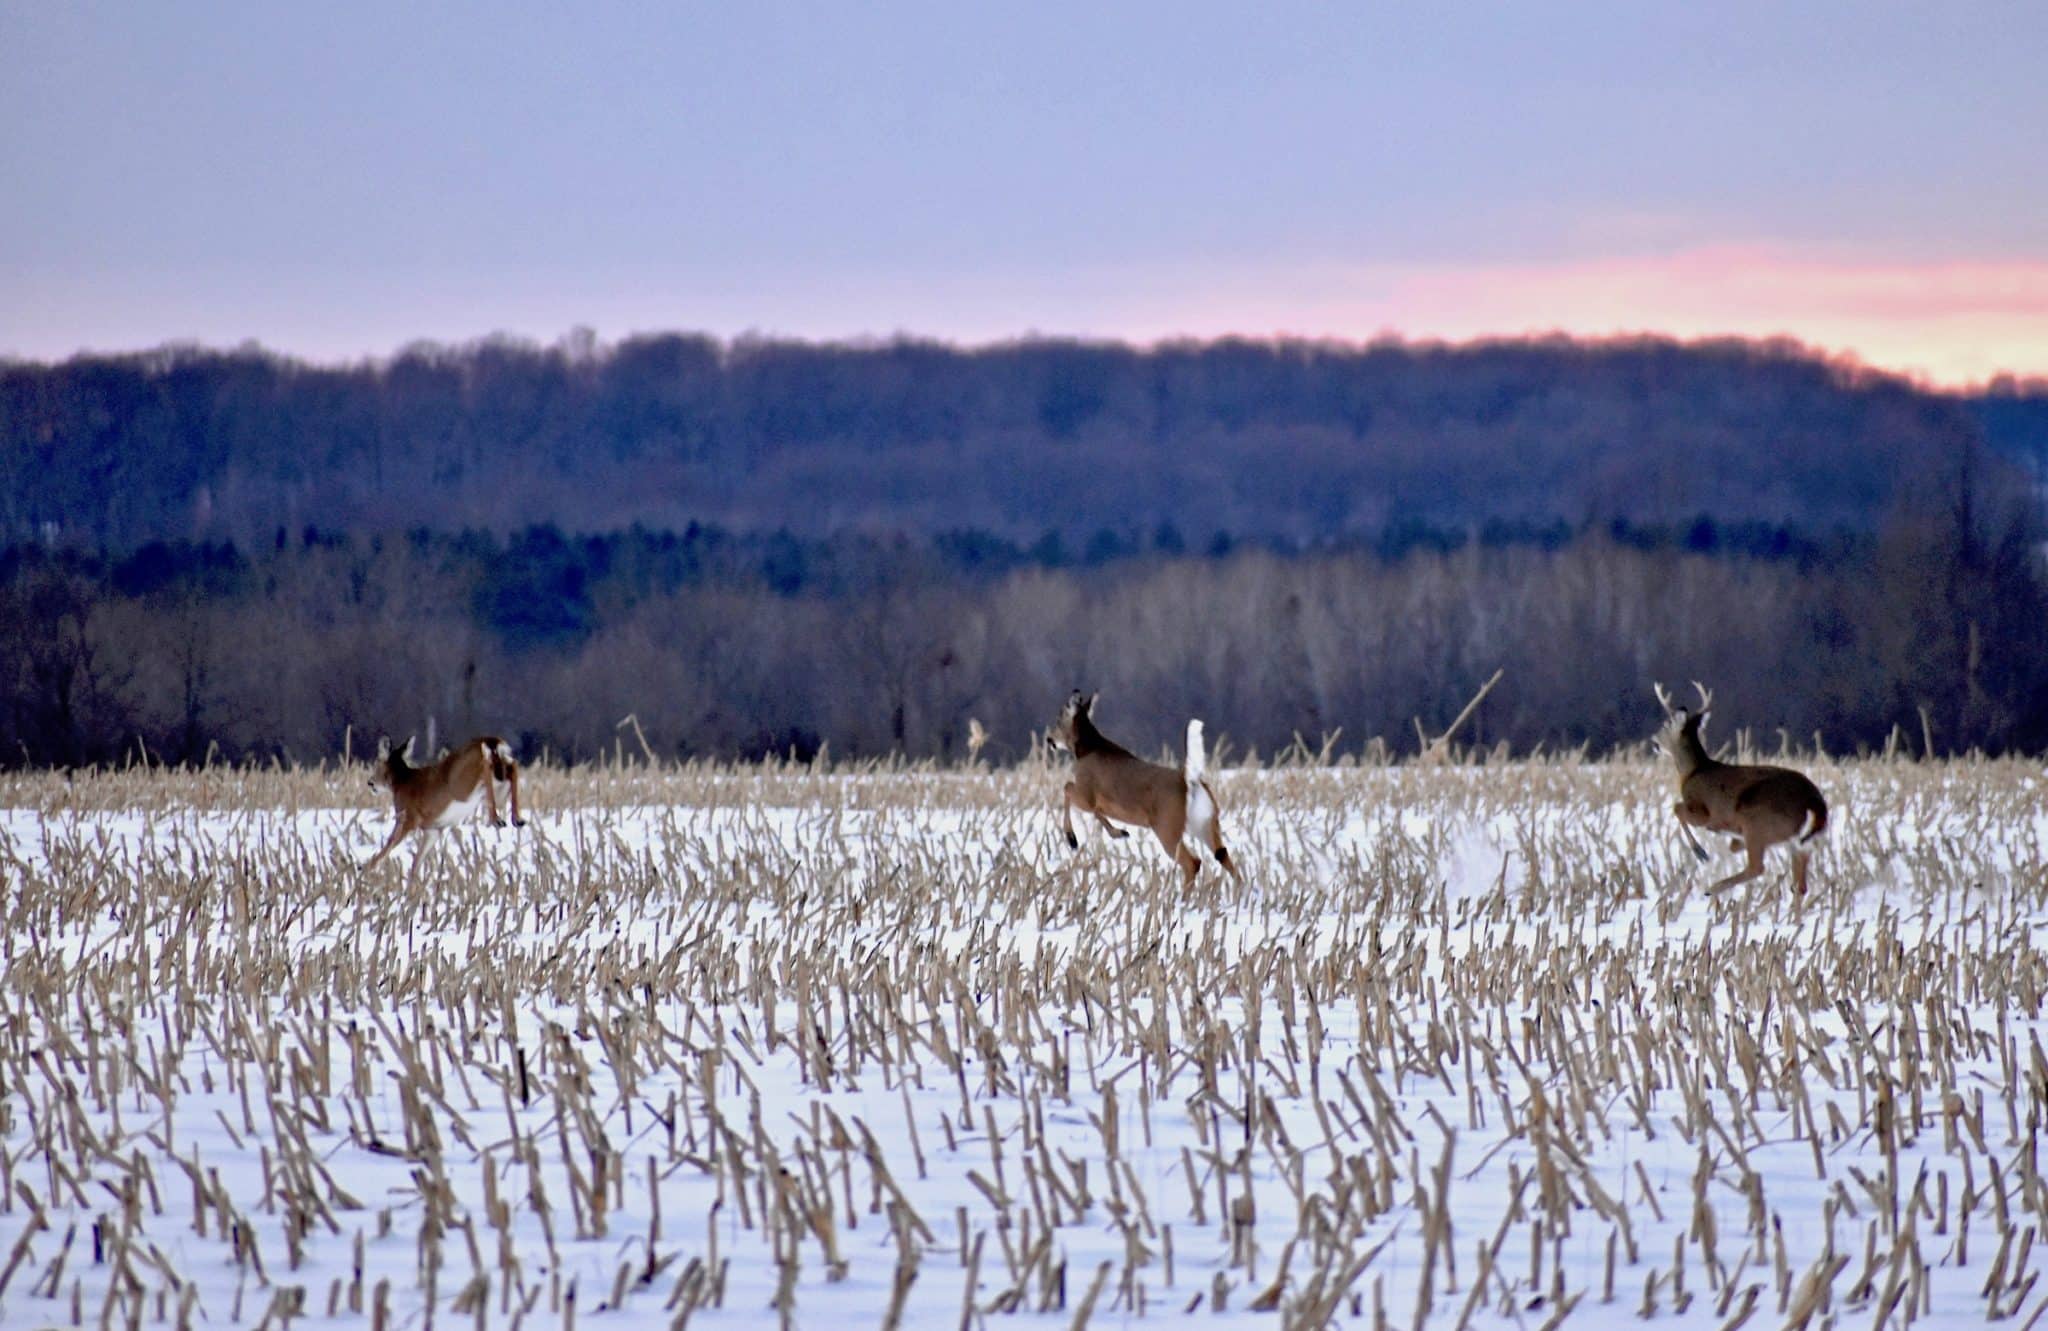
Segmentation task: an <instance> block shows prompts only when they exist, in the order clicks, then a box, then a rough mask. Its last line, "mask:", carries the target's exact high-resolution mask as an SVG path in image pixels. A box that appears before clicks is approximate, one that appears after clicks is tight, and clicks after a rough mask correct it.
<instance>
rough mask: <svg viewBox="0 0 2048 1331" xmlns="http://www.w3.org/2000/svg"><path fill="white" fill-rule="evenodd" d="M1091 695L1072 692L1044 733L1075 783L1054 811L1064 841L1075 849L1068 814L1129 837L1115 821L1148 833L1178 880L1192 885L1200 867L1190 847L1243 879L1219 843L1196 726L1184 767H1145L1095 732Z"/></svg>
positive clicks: (1213, 796)
mask: <svg viewBox="0 0 2048 1331" xmlns="http://www.w3.org/2000/svg"><path fill="white" fill-rule="evenodd" d="M1097 696H1099V695H1096V694H1082V693H1080V692H1078V691H1077V692H1076V693H1075V694H1074V695H1073V696H1072V697H1070V698H1068V699H1067V705H1066V706H1065V707H1064V708H1062V709H1061V711H1060V718H1059V721H1058V722H1057V723H1056V724H1055V725H1054V726H1053V729H1052V732H1051V734H1050V735H1048V736H1047V738H1048V739H1049V740H1050V741H1051V742H1052V743H1053V744H1054V745H1055V746H1057V747H1059V748H1062V749H1065V750H1067V751H1068V752H1069V753H1071V754H1073V755H1074V779H1073V780H1071V781H1069V782H1067V789H1066V803H1065V805H1064V807H1062V808H1061V810H1060V823H1061V826H1062V827H1063V828H1064V829H1065V831H1066V834H1067V844H1068V845H1069V846H1079V845H1080V844H1081V841H1080V838H1079V837H1077V836H1075V835H1074V810H1076V809H1079V810H1080V811H1081V812H1082V813H1086V814H1093V815H1094V816H1095V820H1096V821H1097V822H1099V823H1101V824H1102V826H1103V829H1104V830H1105V831H1107V832H1108V833H1109V834H1110V835H1111V836H1113V837H1124V836H1128V835H1129V833H1127V832H1125V831H1124V830H1123V829H1122V828H1120V827H1118V826H1116V825H1115V823H1129V824H1131V825H1133V826H1135V827H1149V828H1151V829H1152V834H1153V835H1154V836H1156V837H1158V838H1159V844H1160V845H1162V846H1164V847H1166V853H1167V854H1169V855H1171V856H1173V859H1174V863H1176V864H1178V865H1180V871H1181V875H1182V881H1183V883H1192V882H1194V880H1195V875H1196V874H1197V873H1199V872H1201V867H1202V861H1201V858H1200V857H1199V856H1198V855H1196V853H1195V851H1194V849H1193V846H1192V845H1191V844H1190V843H1205V844H1207V846H1208V847H1209V849H1210V851H1211V852H1212V853H1213V854H1214V855H1215V856H1216V862H1217V863H1218V864H1220V865H1222V866H1223V867H1224V869H1225V870H1226V871H1228V872H1229V874H1230V876H1231V877H1232V878H1235V879H1237V880H1238V881H1240V882H1242V881H1243V875H1242V874H1240V873H1239V872H1238V870H1237V865H1236V864H1234V863H1233V862H1232V861H1231V858H1230V851H1229V850H1228V849H1226V848H1225V847H1224V845H1223V828H1222V824H1221V818H1220V816H1219V814H1218V810H1217V804H1216V793H1215V792H1214V791H1213V790H1211V789H1210V788H1209V783H1208V781H1207V780H1206V779H1205V777H1204V768H1205V763H1206V758H1205V756H1204V754H1203V751H1202V723H1201V722H1200V721H1190V722H1189V723H1188V753H1187V766H1186V767H1185V768H1184V769H1183V770H1181V771H1175V770H1174V769H1173V768H1171V767H1162V766H1160V765H1159V764H1158V763H1149V762H1146V761H1145V760H1144V759H1143V758H1140V757H1138V756H1137V755H1136V754H1134V753H1132V752H1131V751H1130V750H1129V749H1126V748H1124V747H1123V746H1122V745H1121V744H1118V743H1117V742H1116V741H1114V740H1112V739H1110V738H1109V737H1108V736H1106V735H1104V734H1103V733H1102V732H1101V731H1100V730H1097V729H1096V728H1095V722H1094V720H1093V719H1092V718H1091V716H1090V714H1089V713H1090V710H1091V709H1092V708H1093V707H1094V705H1095V699H1096V697H1097ZM1112 819H1114V820H1115V822H1112V821H1111V820H1112Z"/></svg>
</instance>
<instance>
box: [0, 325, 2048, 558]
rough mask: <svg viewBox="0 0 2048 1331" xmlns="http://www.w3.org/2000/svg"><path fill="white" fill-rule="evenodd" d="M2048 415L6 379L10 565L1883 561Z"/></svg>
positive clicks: (1270, 397)
mask: <svg viewBox="0 0 2048 1331" xmlns="http://www.w3.org/2000/svg"><path fill="white" fill-rule="evenodd" d="M1971 442H1983V443H1988V444H1989V445H1990V446H1991V448H1992V451H1993V452H1994V453H1996V454H1998V455H2000V456H2003V457H2005V458H2007V459H2011V460H2014V461H2018V462H2022V463H2024V464H2026V466H2027V467H2029V468H2031V469H2035V470H2036V471H2038V469H2039V464H2040V461H2041V459H2043V458H2044V457H2048V389H2043V388H2042V387H2041V386H2039V385H2019V384H2014V383H2011V382H2003V383H1999V384H1994V385H1993V386H1991V387H1990V388H1988V389H1986V390H1984V391H1981V392H1978V393H1974V394H1949V393H1940V392H1934V391H1930V390H1927V389H1924V388H1921V387H1918V386H1916V385H1914V384H1912V383H1910V382H1908V381H1906V380H1903V379H1900V378H1897V377H1895V376H1891V375H1887V374H1883V373H1879V372H1876V371H1872V370H1868V369H1864V368H1860V367H1858V366H1855V365H1853V364H1848V363H1844V362H1840V361H1835V360H1829V359H1827V358H1825V357H1822V356H1819V355H1816V354H1814V353H1812V352H1810V351H1808V350H1807V349H1805V348H1803V347H1801V346H1799V345H1798V344H1796V343H1792V342H1787V341H1772V342H1747V341H1739V340H1723V341H1706V342H1691V343H1681V342H1676V341H1672V340H1670V339H1665V338H1653V337H1642V338H1627V339H1613V340H1603V341H1578V340H1572V339H1568V338H1564V337H1552V338H1537V339H1524V340H1503V341H1490V342H1479V343H1471V344H1464V345H1442V344H1434V343H1408V342H1402V341H1398V340H1391V339H1389V340H1381V341H1375V342H1371V343H1364V344H1346V343H1331V342H1308V341H1285V340H1267V341H1260V340H1248V339H1226V340H1221V341H1211V342H1193V341H1187V342H1165V343H1161V344H1157V345H1153V346H1148V347H1135V346H1130V345H1124V344H1118V343H1105V342H1080V341H1071V340H1059V339H1031V340H1022V341H1017V342H1011V343H1003V344H998V345H992V346H984V347H977V348H962V347H955V346H950V345H946V344H942V343H936V342H930V341H919V340H914V339H908V338H899V339H895V340H889V341H876V342H859V343H811V342H799V341H787V340H778V339H767V338H742V339H738V340H733V341H720V340H717V339H714V338H711V337H707V336H701V335H691V334H666V333H665V334H654V335H645V336H636V337H633V338H629V339H627V340H625V341H622V342H620V343H617V344H615V345H609V346H604V345H600V344H598V343H597V342H596V341H595V340H594V339H593V338H591V337H589V336H588V335H587V334H586V335H572V336H571V337H568V338H565V339H563V340H562V341H560V342H558V343H556V344H554V345H552V346H541V345H538V344H534V343H529V342H522V341H518V340H514V339H511V338H506V337H493V338H489V339H485V340H482V341H479V342H474V343H469V344H465V345H461V346H442V345H435V344H424V343H423V344H416V345H413V346H410V347H408V348H406V349H405V350H403V351H401V352H399V353H398V354H397V355H395V356H393V357H391V358H389V359H386V360H380V361H371V362H362V363H358V364H353V365H344V366H317V365H309V364H306V363H303V362H300V361H296V360H292V359H290V358H287V357H284V356H280V355H277V354H274V353H271V352H267V351H264V350H261V349H260V348H254V347H245V348H241V349H236V350H209V349H205V348H200V347H190V346H168V347H163V348H159V349H157V350H153V351H148V352H139V353H132V354H123V355H81V356H78V357H74V358H72V359H70V360H67V361H63V362H61V363H56V364H39V363H26V362H11V363H0V544H4V543H10V542H18V541H40V542H45V543H52V542H54V543H63V544H81V545H88V546H95V547H99V548H103V549H112V550H122V549H130V548H134V547H136V546H138V545H141V544H143V543H145V542H148V541H151V540H191V541H209V540H211V541H230V540H231V541H236V542H240V543H243V544H245V545H246V544H251V543H255V542H259V541H265V540H268V539H270V538H271V537H272V536H273V535H274V533H275V532H276V531H277V530H278V529H279V528H284V529H286V530H288V531H291V532H294V533H296V532H298V531H300V530H302V529H303V528H304V527H305V526H308V525H312V526H317V527H319V528H320V529H321V530H324V531H357V532H367V531H400V530H410V529H419V528H425V529H432V530H441V531H459V530H466V529H476V530H494V531H499V532H509V531H514V530H518V529H521V528H525V527H528V526H533V525H548V524H552V525H555V526H558V527H560V528H562V529H564V530H568V531H609V530H619V529H623V528H625V527H628V526H630V525H634V524H639V525H641V526H645V527H648V528H651V529H675V530H680V529H682V528H684V527H685V526H687V525H688V524H689V523H691V522H700V523H705V524H709V525H715V526H721V527H724V528H727V529H730V530H733V531H739V532H748V531H757V532H765V531H775V530H788V531H791V532H795V533H799V534H810V535H818V534H829V533H835V532H846V531H866V532H908V533H922V534H931V533H936V532H941V531H981V532H987V533H991V534H994V535H997V536H1000V537H1002V538H1004V539H1008V540H1013V541H1019V542H1027V543H1028V542H1030V541H1034V540H1037V539H1039V538H1041V537H1043V536H1045V535H1046V533H1048V532H1053V533H1058V534H1062V535H1063V536H1064V537H1065V538H1066V539H1067V540H1068V541H1069V543H1070V544H1072V543H1075V542H1085V541H1086V540H1088V539H1089V538H1091V537H1093V536H1094V535H1095V534H1097V533H1100V532H1104V531H1108V532H1112V533H1117V534H1120V535H1126V536H1128V535H1133V534H1135V535H1138V536H1142V537H1147V538H1149V537H1150V536H1151V535H1152V534H1154V533H1156V532H1157V531H1158V530H1159V529H1160V528H1161V527H1162V525H1170V526H1171V527H1172V528H1173V529H1174V531H1175V532H1176V533H1177V534H1178V535H1180V536H1181V537H1183V538H1185V539H1186V540H1188V541H1189V542H1191V543H1203V542H1206V541H1208V540H1209V539H1210V538H1211V537H1212V536H1213V535H1214V534H1215V533H1217V532H1223V533H1228V534H1229V535H1230V536H1231V537H1233V538H1235V539H1240V540H1247V539H1249V540H1279V541H1284V542H1290V543H1294V544H1313V543H1320V542H1327V541H1331V540H1340V539H1346V538H1357V537H1360V536H1372V535H1377V534H1381V533H1385V532H1387V531H1390V530H1398V529H1401V528H1404V527H1422V528H1431V529H1452V530H1457V529H1475V530H1476V529H1477V528H1479V527H1480V526H1482V525H1483V524H1485V523H1486V522H1488V521H1489V520H1491V521H1495V522H1505V523H1514V524H1527V525H1533V526H1543V525H1547V524H1551V523H1557V522H1562V523H1566V524H1570V525H1572V526H1574V527H1577V526H1581V525H1583V524H1586V523H1589V522H1595V523H1604V522H1608V521H1611V520H1614V519H1620V520H1623V521H1627V522H1632V523H1637V524H1645V525H1654V524H1677V523H1684V522H1689V521H1692V520H1694V519H1696V518H1698V517H1699V516H1701V515H1705V516H1707V517H1709V518H1710V519H1711V520H1713V521H1715V522H1717V523H1720V524H1723V525H1729V526H1734V525H1741V524H1745V523H1750V524H1754V523H1763V524H1771V525H1778V526H1788V527H1792V528H1796V529H1800V530H1805V531H1827V530H1833V529H1840V528H1848V529H1855V530H1870V529H1873V528H1874V527H1875V526H1876V525H1878V523H1879V522H1880V521H1881V520H1882V518H1883V516H1884V514H1885V513H1886V511H1887V510H1888V509H1889V507H1890V506H1891V505H1892V503H1893V501H1894V499H1895V497H1896V496H1897V494H1898V493H1899V491H1900V488H1901V486H1902V485H1908V486H1910V485H1914V484H1917V483H1918V480H1919V478H1922V477H1924V476H1926V475H1928V474H1930V473H1931V472H1938V471H1939V470H1940V469H1941V468H1942V466H1943V465H1945V464H1944V462H1943V459H1945V458H1948V457H1950V456H1952V454H1953V453H1954V451H1955V449H1957V448H1958V447H1961V446H1964V445H1966V444H1969V443H1971Z"/></svg>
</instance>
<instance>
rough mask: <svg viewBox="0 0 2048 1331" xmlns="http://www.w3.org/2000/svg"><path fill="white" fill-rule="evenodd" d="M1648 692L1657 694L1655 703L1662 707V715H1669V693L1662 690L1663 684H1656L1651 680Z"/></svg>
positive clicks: (1670, 710)
mask: <svg viewBox="0 0 2048 1331" xmlns="http://www.w3.org/2000/svg"><path fill="white" fill-rule="evenodd" d="M1650 692H1652V693H1654V694H1656V695H1657V705H1658V706H1659V707H1662V708H1663V709H1664V715H1666V716H1669V715H1671V712H1672V707H1671V695H1670V694H1668V693H1666V692H1665V691H1664V686H1663V685H1662V684H1658V683H1656V682H1654V681H1652V682H1651V684H1650Z"/></svg>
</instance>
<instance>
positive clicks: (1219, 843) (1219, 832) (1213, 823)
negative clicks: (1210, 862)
mask: <svg viewBox="0 0 2048 1331" xmlns="http://www.w3.org/2000/svg"><path fill="white" fill-rule="evenodd" d="M1211 802H1212V803H1213V802H1214V797H1213V796H1212V797H1211ZM1209 850H1210V852H1211V853H1212V854H1214V855H1215V856H1216V862H1217V863H1218V864H1220V865H1222V866H1223V871H1224V872H1225V873H1227V874H1229V875H1230V876H1231V877H1232V878H1233V879H1235V880H1236V881H1237V882H1238V883H1239V884H1240V885H1242V884H1243V882H1244V875H1243V874H1241V873H1239V872H1238V870H1237V861H1236V860H1233V859H1231V858H1230V848H1229V847H1228V846H1226V845H1224V844H1223V814H1222V812H1221V811H1220V810H1219V811H1217V812H1215V813H1212V814H1210V815H1209Z"/></svg>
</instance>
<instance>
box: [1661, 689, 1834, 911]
mask: <svg viewBox="0 0 2048 1331" xmlns="http://www.w3.org/2000/svg"><path fill="white" fill-rule="evenodd" d="M1652 687H1653V689H1654V691H1655V692H1656V695H1657V701H1658V703H1660V704H1661V705H1662V706H1663V708H1664V712H1665V715H1666V716H1667V717H1669V718H1670V719H1669V721H1668V722H1667V723H1666V724H1665V727H1664V729H1663V730H1662V731H1661V732H1659V734H1658V736H1657V738H1658V741H1659V742H1660V743H1661V744H1662V745H1663V746H1664V751H1665V752H1666V753H1668V754H1670V755H1671V759H1672V761H1673V762H1674V763H1676V764H1677V766H1678V803H1677V804H1675V805H1673V806H1672V810H1671V811H1672V812H1673V813H1675V814H1677V815H1678V823H1679V828H1680V830H1681V831H1682V832H1684V834H1685V839H1686V840H1687V841H1688V842H1689V843H1691V845H1692V852H1693V854H1695V855H1697V856H1699V857H1700V859H1701V860H1705V859H1706V858H1707V852H1706V849H1705V848H1704V847H1703V846H1701V845H1700V843H1699V838H1697V837H1695V836H1694V835H1693V833H1692V829H1693V828H1695V827H1697V828H1699V829H1700V830H1702V831H1705V832H1721V833H1726V834H1728V835H1729V836H1731V837H1732V838H1733V839H1734V841H1733V848H1735V849H1741V850H1746V851H1747V852H1748V853H1749V863H1748V865H1746V866H1745V867H1744V868H1743V869H1742V870H1741V871H1740V872H1738V873H1732V874H1729V875H1728V876H1727V877H1726V878H1723V879H1721V880H1720V881H1719V882H1717V883H1715V884H1714V885H1713V886H1712V887H1709V888H1708V889H1707V891H1708V892H1709V893H1713V892H1719V891H1721V890H1722V889H1723V888H1729V887H1734V886H1735V885H1736V884H1738V883H1746V882H1748V881H1750V880H1751V879H1752V878H1756V877H1758V876H1760V875H1761V874H1762V873H1763V871H1764V852H1765V851H1767V850H1769V849H1770V848H1771V847H1772V846H1776V845H1780V844H1782V845H1784V846H1786V847H1787V848H1788V849H1789V850H1790V851H1791V853H1792V888H1793V891H1795V892H1796V893H1798V894H1800V895H1802V896H1803V895H1805V893H1806V858H1807V856H1808V855H1810V854H1811V853H1812V852H1813V845H1814V842H1816V841H1817V840H1819V838H1820V837H1821V835H1822V834H1823V833H1825V832H1826V831H1827V830H1828V802H1827V801H1826V800H1824V799H1822V798H1821V793H1820V790H1819V789H1818V788H1817V787H1816V786H1815V785H1814V784H1813V782H1811V781H1809V780H1807V779H1806V777H1805V776H1804V775H1802V774H1801V773H1798V772H1795V771H1793V770H1792V769H1791V768H1789V767H1771V766H1766V765H1763V764H1757V763H1724V762H1719V761H1717V760H1716V759H1715V758H1714V757H1713V755H1712V754H1709V753H1708V752H1707V747H1706V745H1705V744H1703V743H1701V742H1700V727H1701V726H1702V725H1704V724H1705V723H1706V720H1707V710H1708V708H1710V707H1711V706H1712V705H1713V702H1714V695H1713V694H1711V693H1709V692H1708V691H1707V689H1706V688H1705V686H1703V685H1701V684H1699V683H1698V682H1697V681H1695V682H1694V684H1693V688H1695V689H1697V690H1698V691H1699V695H1700V708H1699V711H1697V712H1694V711H1692V710H1690V709H1688V708H1685V707H1673V706H1672V705H1671V698H1670V695H1668V694H1666V693H1665V692H1664V689H1663V686H1662V685H1653V686H1652Z"/></svg>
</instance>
